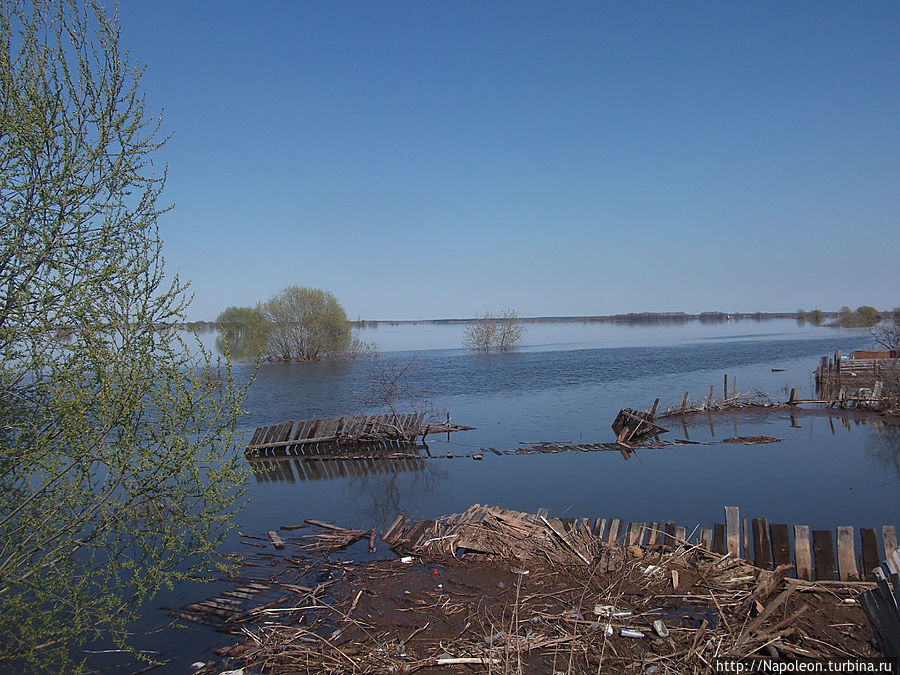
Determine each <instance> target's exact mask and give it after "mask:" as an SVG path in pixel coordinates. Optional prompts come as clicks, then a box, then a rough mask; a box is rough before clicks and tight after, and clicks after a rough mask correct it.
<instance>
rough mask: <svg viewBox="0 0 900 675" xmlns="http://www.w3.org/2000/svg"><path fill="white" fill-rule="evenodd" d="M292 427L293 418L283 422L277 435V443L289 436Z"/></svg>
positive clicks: (282, 441)
mask: <svg viewBox="0 0 900 675" xmlns="http://www.w3.org/2000/svg"><path fill="white" fill-rule="evenodd" d="M293 428H294V420H290V421H288V422H285V423H284V428H283V429H282V430H281V433H280V434H279V436H278V440H277V441H276V442H277V443H284V442H285V441H286V440H287V439H288V438H290V436H291V429H293Z"/></svg>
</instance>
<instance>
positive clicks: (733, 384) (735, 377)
mask: <svg viewBox="0 0 900 675" xmlns="http://www.w3.org/2000/svg"><path fill="white" fill-rule="evenodd" d="M731 386H732V387H734V396H733V397H732V398H734V399H737V375H735V376H734V377H732V378H731Z"/></svg>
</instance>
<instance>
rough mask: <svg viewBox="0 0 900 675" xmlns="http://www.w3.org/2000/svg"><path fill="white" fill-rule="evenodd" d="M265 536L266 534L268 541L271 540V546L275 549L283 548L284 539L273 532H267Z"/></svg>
mask: <svg viewBox="0 0 900 675" xmlns="http://www.w3.org/2000/svg"><path fill="white" fill-rule="evenodd" d="M266 534H268V535H269V539H271V540H272V546H274V547H275V548H277V549H282V548H284V539H282V538H281V537H280V536H278V533H277V532H276V531H275V530H269V531H268V532H267V533H266Z"/></svg>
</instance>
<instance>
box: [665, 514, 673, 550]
mask: <svg viewBox="0 0 900 675" xmlns="http://www.w3.org/2000/svg"><path fill="white" fill-rule="evenodd" d="M662 548H663V550H664V551H671V550H672V549H674V548H675V523H673V522H672V521H669V522H668V523H666V528H665V534H663V541H662Z"/></svg>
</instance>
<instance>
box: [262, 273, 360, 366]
mask: <svg viewBox="0 0 900 675" xmlns="http://www.w3.org/2000/svg"><path fill="white" fill-rule="evenodd" d="M260 312H261V314H262V316H263V317H264V318H265V320H266V321H267V322H268V323H269V339H268V344H267V345H266V349H265V355H266V357H267V358H269V359H271V360H275V361H304V362H310V361H320V360H322V359H326V358H334V357H336V356H339V355H341V354H343V353H344V352H346V350H347V349H348V348H349V347H350V344H351V334H350V322H349V321H348V320H347V314H346V313H345V312H344V308H343V307H341V305H340V303H338V301H337V298H335V297H334V295H333V294H331V293H329V292H328V291H323V290H319V289H318V288H301V287H300V286H288V287H287V288H285V289H284V290H283V291H281V293H279V294H278V295H276V296H273V297H271V298H269V299H268V300H267V301H266V302H265V303H263V304H262V305H261V306H260Z"/></svg>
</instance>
